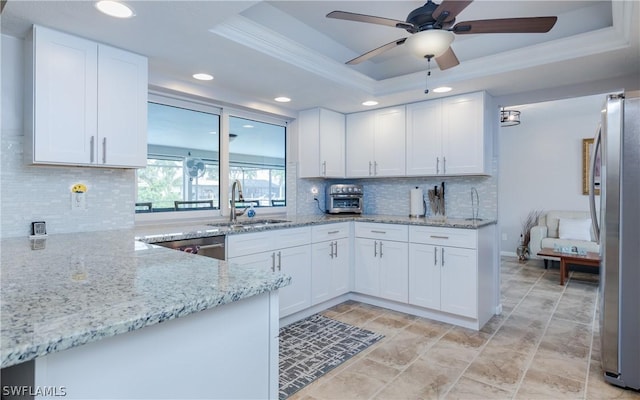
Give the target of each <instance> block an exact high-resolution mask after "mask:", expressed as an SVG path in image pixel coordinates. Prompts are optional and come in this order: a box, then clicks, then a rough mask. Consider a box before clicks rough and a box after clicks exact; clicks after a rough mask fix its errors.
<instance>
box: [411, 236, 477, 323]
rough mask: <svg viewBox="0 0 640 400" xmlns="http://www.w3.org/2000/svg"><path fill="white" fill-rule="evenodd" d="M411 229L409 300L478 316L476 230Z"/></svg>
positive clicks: (455, 312)
mask: <svg viewBox="0 0 640 400" xmlns="http://www.w3.org/2000/svg"><path fill="white" fill-rule="evenodd" d="M409 232H410V233H409V238H410V241H411V244H410V245H409V282H410V283H409V303H410V304H414V305H417V306H422V307H428V308H432V309H435V310H439V311H444V312H447V313H451V314H455V315H459V316H463V317H469V318H477V317H478V252H477V249H476V248H477V245H476V243H477V231H476V230H464V229H451V228H437V227H411V228H410V230H409ZM448 244H454V245H463V246H465V247H453V246H448Z"/></svg>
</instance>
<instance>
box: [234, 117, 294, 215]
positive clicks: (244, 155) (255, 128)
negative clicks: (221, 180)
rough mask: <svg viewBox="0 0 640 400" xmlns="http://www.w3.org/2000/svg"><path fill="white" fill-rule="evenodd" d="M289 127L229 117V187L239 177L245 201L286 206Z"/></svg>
mask: <svg viewBox="0 0 640 400" xmlns="http://www.w3.org/2000/svg"><path fill="white" fill-rule="evenodd" d="M285 150H286V128H285V127H284V126H281V125H275V124H268V123H264V122H259V121H254V120H250V119H245V118H240V117H234V116H231V117H229V191H231V185H233V182H234V181H235V180H238V181H240V183H241V185H242V193H243V195H244V199H245V202H247V203H250V202H251V203H253V204H257V205H258V206H259V207H283V206H285V182H286V180H285V165H286V164H285V153H286V151H285Z"/></svg>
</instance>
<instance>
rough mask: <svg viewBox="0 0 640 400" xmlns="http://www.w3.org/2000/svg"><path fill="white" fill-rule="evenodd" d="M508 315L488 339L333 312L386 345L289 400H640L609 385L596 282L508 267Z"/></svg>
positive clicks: (369, 309) (370, 310)
mask: <svg viewBox="0 0 640 400" xmlns="http://www.w3.org/2000/svg"><path fill="white" fill-rule="evenodd" d="M501 273H502V287H501V291H502V304H503V313H502V315H500V316H495V317H493V318H492V319H491V320H490V321H489V322H488V323H487V325H486V326H485V327H484V328H483V329H482V330H481V331H479V332H476V331H473V330H469V329H465V328H460V327H455V326H452V325H449V324H444V323H440V322H436V321H432V320H427V319H423V318H418V317H413V316H410V315H406V314H402V313H398V312H395V311H390V310H387V309H383V308H379V307H374V306H370V305H367V304H362V303H357V302H347V303H343V304H340V305H338V306H336V307H333V308H331V309H329V310H327V311H325V312H324V314H325V315H326V316H329V317H331V318H335V319H338V320H340V321H343V322H346V323H349V324H352V325H356V326H359V327H363V328H366V329H369V330H371V331H374V332H380V333H383V334H384V335H385V336H386V337H385V338H384V339H382V340H381V341H380V342H378V343H376V344H375V345H373V346H371V347H369V348H368V349H366V350H365V351H363V352H362V353H360V354H358V355H357V356H355V357H354V358H352V359H351V360H349V361H347V362H345V363H344V364H342V365H340V366H339V367H337V368H336V369H334V370H333V371H331V372H329V373H328V374H327V375H325V376H323V377H321V378H320V379H318V380H317V381H315V382H313V383H311V384H310V385H309V386H307V387H305V388H304V389H302V390H301V391H300V392H298V393H296V394H294V395H293V396H291V397H290V399H295V400H314V399H317V400H321V399H439V398H446V399H594V400H595V399H598V400H601V399H640V393H638V392H634V391H629V390H622V389H619V388H616V387H615V386H612V385H609V384H607V383H605V382H604V380H603V378H602V372H601V368H600V359H599V357H600V356H599V354H600V352H599V348H600V344H599V333H598V324H597V315H596V314H597V310H596V304H597V301H596V300H597V295H598V283H597V276H596V275H593V274H588V273H579V272H571V276H570V280H569V282H568V284H566V285H565V286H560V285H559V272H558V266H557V263H556V265H555V266H554V267H550V268H549V269H548V270H545V269H544V267H543V266H542V262H541V261H529V262H528V263H527V264H520V263H518V262H517V260H516V259H515V258H510V257H506V258H503V259H502V267H501Z"/></svg>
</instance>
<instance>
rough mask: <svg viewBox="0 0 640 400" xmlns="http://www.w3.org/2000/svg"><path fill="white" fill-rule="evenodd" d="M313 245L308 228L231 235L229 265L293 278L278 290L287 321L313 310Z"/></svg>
mask: <svg viewBox="0 0 640 400" xmlns="http://www.w3.org/2000/svg"><path fill="white" fill-rule="evenodd" d="M310 243H311V230H310V229H309V228H293V229H283V230H278V231H273V232H257V233H247V234H241V235H232V236H228V237H227V249H228V250H227V254H228V261H229V262H232V263H234V264H236V265H239V266H243V267H249V268H264V269H270V270H271V271H273V272H282V273H284V274H286V275H289V276H291V284H290V285H288V286H285V287H283V288H281V289H280V290H279V292H280V317H286V316H287V315H291V314H293V313H295V312H298V311H301V310H304V309H305V308H308V307H311V245H310ZM265 249H267V250H266V251H264V250H265ZM247 253H250V254H247Z"/></svg>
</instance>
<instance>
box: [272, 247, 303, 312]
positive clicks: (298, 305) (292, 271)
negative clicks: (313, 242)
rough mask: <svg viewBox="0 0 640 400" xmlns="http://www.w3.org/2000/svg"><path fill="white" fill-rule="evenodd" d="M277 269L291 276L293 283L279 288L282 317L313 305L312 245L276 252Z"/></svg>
mask: <svg viewBox="0 0 640 400" xmlns="http://www.w3.org/2000/svg"><path fill="white" fill-rule="evenodd" d="M274 254H275V257H276V265H277V266H278V267H277V270H279V271H281V272H282V273H284V274H286V275H289V276H291V284H290V285H289V286H285V287H283V288H281V289H280V290H279V292H280V295H279V299H280V317H286V316H287V315H291V314H293V313H295V312H297V311H300V310H304V309H305V308H308V307H311V246H310V245H306V246H298V247H291V248H288V249H282V250H277V251H275V252H274Z"/></svg>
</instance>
